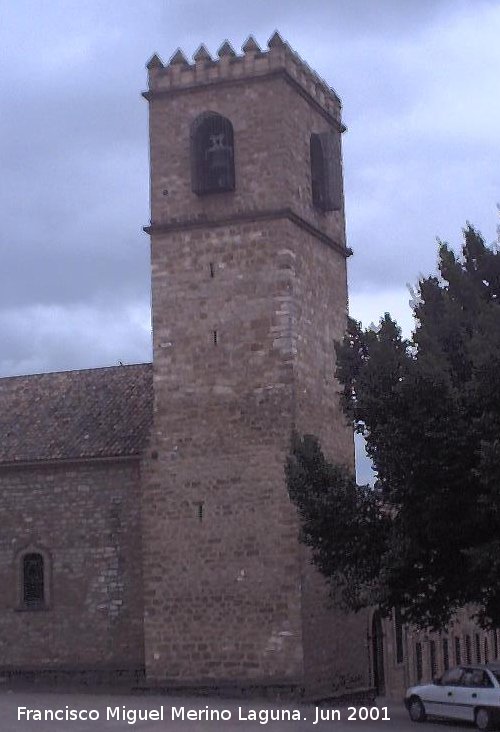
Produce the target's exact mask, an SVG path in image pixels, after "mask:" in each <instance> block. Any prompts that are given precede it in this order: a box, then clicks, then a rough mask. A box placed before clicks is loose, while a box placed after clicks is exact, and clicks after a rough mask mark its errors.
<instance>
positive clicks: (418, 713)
mask: <svg viewBox="0 0 500 732" xmlns="http://www.w3.org/2000/svg"><path fill="white" fill-rule="evenodd" d="M408 714H409V715H410V719H411V721H412V722H424V721H425V717H426V714H425V708H424V705H423V704H422V702H421V701H420V699H419V698H418V696H414V697H412V698H411V699H410V704H409V706H408Z"/></svg>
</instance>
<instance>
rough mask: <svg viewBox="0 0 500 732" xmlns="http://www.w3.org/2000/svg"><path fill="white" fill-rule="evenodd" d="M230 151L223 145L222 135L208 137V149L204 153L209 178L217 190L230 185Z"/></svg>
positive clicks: (229, 148)
mask: <svg viewBox="0 0 500 732" xmlns="http://www.w3.org/2000/svg"><path fill="white" fill-rule="evenodd" d="M231 156H232V149H231V147H230V146H229V145H225V144H224V135H223V134H219V135H210V147H208V148H207V150H206V152H205V157H206V160H207V168H208V173H209V176H210V177H211V178H212V179H213V181H214V183H215V185H216V186H217V187H218V188H226V187H228V186H230V183H231Z"/></svg>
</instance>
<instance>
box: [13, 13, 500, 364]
mask: <svg viewBox="0 0 500 732" xmlns="http://www.w3.org/2000/svg"><path fill="white" fill-rule="evenodd" d="M276 28H277V29H279V31H280V32H281V34H282V36H283V37H284V38H285V39H286V40H287V41H288V42H289V43H290V45H291V46H292V47H293V48H295V49H296V50H297V51H298V52H299V54H300V55H301V56H302V57H303V58H305V59H306V60H307V61H308V62H309V64H310V65H311V66H312V67H313V68H315V69H316V70H317V71H318V73H319V74H320V75H321V76H322V77H323V78H324V79H325V80H326V81H327V82H328V83H329V84H330V85H331V86H333V87H334V88H335V90H336V91H337V92H338V93H339V94H340V96H341V98H342V100H343V106H344V121H345V123H346V124H347V126H348V132H347V133H346V134H345V136H344V168H345V185H346V205H347V232H348V240H349V244H350V246H351V247H352V248H353V249H354V253H355V255H354V257H352V258H351V260H350V262H349V267H350V270H349V279H350V307H351V312H352V314H353V315H354V316H355V317H357V318H358V319H361V320H362V321H363V323H364V324H365V325H368V324H369V323H370V322H376V321H377V320H378V318H379V317H380V316H381V315H382V314H383V312H384V311H387V310H388V311H390V312H391V314H393V315H394V316H395V317H396V319H397V320H398V322H400V324H401V325H402V326H403V328H404V329H405V331H406V332H409V330H410V329H411V310H410V308H409V306H408V301H409V293H408V290H407V283H412V284H414V283H415V282H416V281H417V280H418V277H419V274H421V273H424V274H427V273H429V272H431V271H432V270H434V269H435V264H436V237H437V236H438V237H440V238H441V239H445V240H448V241H450V243H452V244H454V245H455V246H457V247H458V246H459V244H460V239H461V228H462V227H463V225H464V224H465V222H466V220H467V221H470V222H472V223H473V224H474V225H475V226H477V227H478V228H479V229H480V230H481V231H482V233H483V235H484V236H485V238H486V240H487V241H489V242H490V241H493V240H494V239H495V231H496V225H497V211H496V203H497V202H498V201H499V200H500V144H499V143H500V93H499V91H500V90H499V87H500V81H499V79H500V2H499V0H376V1H375V0H307V2H306V1H305V0H252V2H243V1H242V0H196V1H195V0H134V2H132V0H128V2H127V1H126V0H120V1H118V0H115V2H109V1H106V0H75V1H74V0H15V2H14V1H13V0H0V47H1V49H2V51H1V56H0V58H1V74H0V86H1V99H2V110H1V116H0V150H1V153H0V160H1V170H2V181H3V185H2V195H1V198H0V201H1V204H0V206H1V209H0V212H1V221H2V226H1V229H0V244H1V253H2V261H1V267H0V344H1V348H0V375H3V376H7V375H13V374H23V373H34V372H39V371H50V370H62V369H72V368H86V367H93V366H103V365H112V364H116V363H117V362H118V361H123V362H124V363H131V362H138V361H147V360H150V358H151V344H150V322H149V296H150V289H149V288H150V278H149V242H148V237H147V236H146V235H145V234H144V233H143V232H142V229H141V227H142V225H144V224H146V223H147V222H148V219H149V211H148V150H147V104H146V102H145V101H144V100H142V99H141V97H140V91H142V90H143V89H145V88H146V72H145V68H144V65H145V62H146V61H147V60H148V58H149V57H150V56H151V55H152V53H153V52H155V51H156V52H158V54H159V55H160V56H161V57H162V58H163V59H164V60H168V58H169V57H170V56H171V54H172V53H173V52H174V51H175V49H176V48H177V47H178V46H180V47H181V48H182V49H183V50H184V51H185V53H186V54H187V55H188V56H190V55H192V53H193V52H194V51H195V50H196V48H197V47H198V45H199V44H200V43H201V42H205V43H206V45H207V46H208V48H209V50H210V51H211V52H212V53H215V51H216V50H217V48H218V47H219V45H220V44H221V42H222V40H224V39H225V38H228V39H229V40H230V41H231V42H232V44H233V45H234V47H235V48H236V49H238V50H239V48H240V47H241V45H242V43H243V42H244V41H245V39H246V37H247V36H248V35H249V34H250V33H253V34H254V35H255V36H256V38H257V40H258V42H259V43H260V44H261V45H265V44H266V42H267V39H268V38H269V36H270V35H271V34H272V32H273V31H274V29H276Z"/></svg>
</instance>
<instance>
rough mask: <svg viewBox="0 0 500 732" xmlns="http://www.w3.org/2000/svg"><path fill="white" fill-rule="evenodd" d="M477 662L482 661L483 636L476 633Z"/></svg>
mask: <svg viewBox="0 0 500 732" xmlns="http://www.w3.org/2000/svg"><path fill="white" fill-rule="evenodd" d="M476 663H481V638H480V637H479V633H476Z"/></svg>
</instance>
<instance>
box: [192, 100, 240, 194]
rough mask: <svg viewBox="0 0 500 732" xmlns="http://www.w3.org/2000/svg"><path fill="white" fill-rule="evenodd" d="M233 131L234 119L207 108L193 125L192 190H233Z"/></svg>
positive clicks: (197, 192)
mask: <svg viewBox="0 0 500 732" xmlns="http://www.w3.org/2000/svg"><path fill="white" fill-rule="evenodd" d="M234 184H235V176H234V133H233V125H232V124H231V122H230V121H229V120H228V119H226V117H222V116H221V115H220V114H216V113H215V112H204V113H203V114H201V115H200V116H199V117H197V119H196V120H195V121H194V123H193V125H192V127H191V185H192V189H193V193H196V194H197V195H198V196H202V195H204V194H206V193H224V192H226V191H234Z"/></svg>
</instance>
